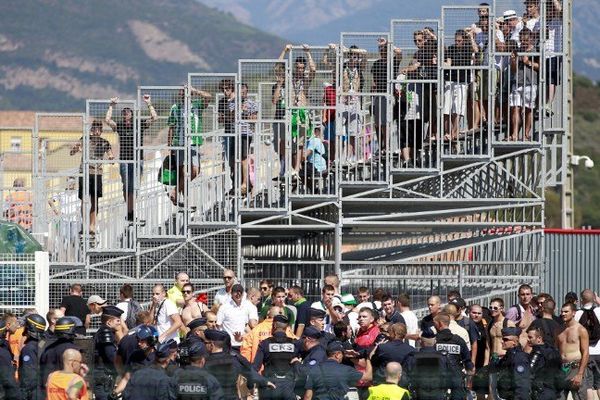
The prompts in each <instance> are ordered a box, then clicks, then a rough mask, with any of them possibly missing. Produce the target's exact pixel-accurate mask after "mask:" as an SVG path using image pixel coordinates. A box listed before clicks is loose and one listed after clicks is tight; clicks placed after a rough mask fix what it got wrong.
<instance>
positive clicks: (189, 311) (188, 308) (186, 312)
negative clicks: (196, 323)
mask: <svg viewBox="0 0 600 400" xmlns="http://www.w3.org/2000/svg"><path fill="white" fill-rule="evenodd" d="M181 293H182V294H183V299H184V300H185V304H184V306H183V309H182V310H181V320H182V321H183V325H184V326H186V327H187V325H188V324H189V323H190V322H192V321H193V320H195V319H196V318H200V317H202V316H203V315H204V314H205V313H206V312H207V311H208V306H207V305H206V304H204V303H203V302H201V301H199V300H198V299H197V298H196V296H195V295H194V286H193V285H192V284H191V283H186V284H185V285H183V288H182V291H181ZM186 333H187V331H186Z"/></svg>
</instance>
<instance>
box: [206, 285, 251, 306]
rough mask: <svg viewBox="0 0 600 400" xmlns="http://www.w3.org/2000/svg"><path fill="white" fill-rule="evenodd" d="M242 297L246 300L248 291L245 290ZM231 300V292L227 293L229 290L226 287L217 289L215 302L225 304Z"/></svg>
mask: <svg viewBox="0 0 600 400" xmlns="http://www.w3.org/2000/svg"><path fill="white" fill-rule="evenodd" d="M242 299H244V300H245V299H246V292H244V295H243V296H242ZM230 301H231V293H227V290H225V288H221V289H219V290H217V293H215V297H214V299H213V304H219V305H223V304H227V303H228V302H230Z"/></svg>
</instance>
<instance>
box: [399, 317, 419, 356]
mask: <svg viewBox="0 0 600 400" xmlns="http://www.w3.org/2000/svg"><path fill="white" fill-rule="evenodd" d="M400 315H402V317H403V318H404V322H406V333H408V334H409V335H412V334H415V333H417V332H418V331H419V319H418V318H417V316H416V315H415V313H414V312H412V311H411V310H408V311H402V312H401V313H400ZM408 344H410V345H411V346H412V347H415V341H414V340H409V341H408Z"/></svg>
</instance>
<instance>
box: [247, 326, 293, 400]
mask: <svg viewBox="0 0 600 400" xmlns="http://www.w3.org/2000/svg"><path fill="white" fill-rule="evenodd" d="M298 356H299V355H298V352H297V349H296V346H295V340H294V339H292V338H289V337H287V335H286V334H285V332H279V331H278V332H274V333H273V336H272V337H270V338H267V339H265V340H263V341H261V342H260V344H259V345H258V350H257V353H256V357H255V358H254V362H253V363H252V366H253V367H254V368H255V369H256V370H260V367H261V365H264V368H265V369H264V372H263V375H264V376H265V377H266V378H267V379H268V380H269V381H271V382H273V383H274V384H275V386H277V387H276V388H275V389H270V388H265V389H262V390H261V391H260V392H259V397H260V398H261V399H281V400H288V399H289V400H295V399H296V396H295V394H294V384H295V380H296V376H297V375H298V374H299V372H298V366H297V365H290V361H291V360H292V359H294V358H296V357H298Z"/></svg>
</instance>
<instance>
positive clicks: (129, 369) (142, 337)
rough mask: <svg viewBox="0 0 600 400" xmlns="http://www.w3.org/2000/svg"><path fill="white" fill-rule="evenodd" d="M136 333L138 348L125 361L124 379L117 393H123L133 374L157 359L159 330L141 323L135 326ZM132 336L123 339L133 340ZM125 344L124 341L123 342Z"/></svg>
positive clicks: (120, 382)
mask: <svg viewBox="0 0 600 400" xmlns="http://www.w3.org/2000/svg"><path fill="white" fill-rule="evenodd" d="M135 329H136V333H135V335H134V336H133V337H134V338H135V340H136V342H137V344H136V349H135V350H133V351H132V352H131V353H130V355H129V357H128V359H127V361H126V362H125V370H124V373H123V377H122V379H121V380H120V381H119V384H118V385H117V387H116V388H115V394H119V393H122V392H123V391H124V390H125V387H126V385H127V383H128V382H129V379H130V378H131V375H132V374H133V373H134V372H135V371H137V370H139V369H141V368H144V367H146V366H150V365H152V364H153V363H154V361H155V359H156V351H155V346H156V345H157V344H158V336H159V335H158V330H157V329H156V328H155V327H154V326H152V325H140V326H138V327H136V328H135ZM131 337H132V336H126V337H124V338H123V339H121V342H123V341H124V340H126V339H127V340H128V341H131V340H132V339H128V338H131ZM121 344H123V343H121Z"/></svg>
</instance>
